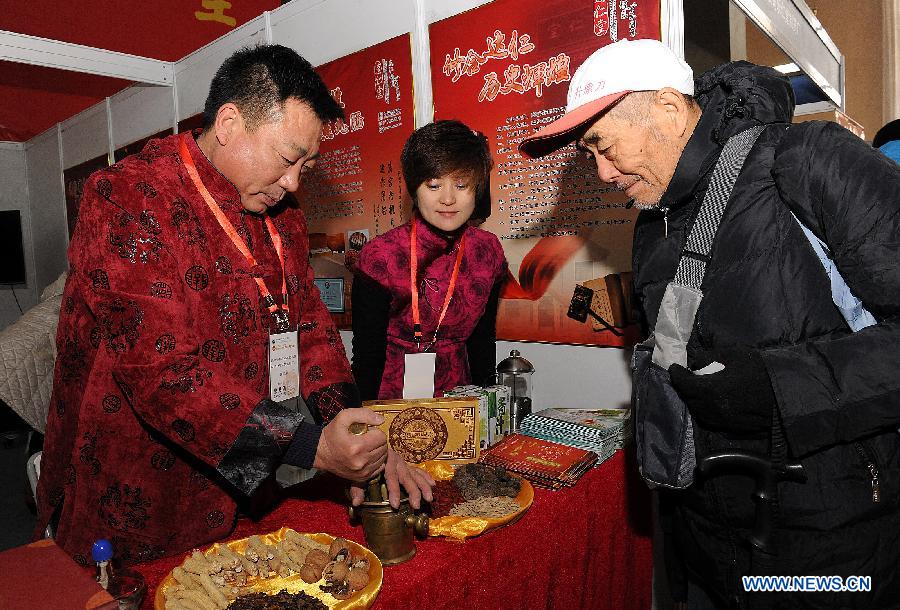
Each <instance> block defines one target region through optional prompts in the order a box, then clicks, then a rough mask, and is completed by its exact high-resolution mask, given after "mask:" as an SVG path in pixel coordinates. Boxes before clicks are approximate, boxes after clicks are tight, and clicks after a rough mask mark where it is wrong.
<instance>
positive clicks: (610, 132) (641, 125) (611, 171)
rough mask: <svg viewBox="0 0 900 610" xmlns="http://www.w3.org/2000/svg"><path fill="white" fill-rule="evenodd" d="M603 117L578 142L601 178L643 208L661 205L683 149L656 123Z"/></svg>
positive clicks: (613, 115)
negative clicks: (595, 165) (661, 199)
mask: <svg viewBox="0 0 900 610" xmlns="http://www.w3.org/2000/svg"><path fill="white" fill-rule="evenodd" d="M615 110H616V109H615V108H614V109H613V110H611V111H610V112H607V113H605V114H603V115H602V116H601V117H600V118H599V119H598V120H597V121H596V122H595V123H594V124H593V125H591V126H590V127H589V128H588V130H587V131H586V132H585V134H584V136H583V137H582V138H581V139H580V140H579V141H578V144H577V146H578V148H579V149H580V150H582V151H584V152H586V153H587V154H588V155H589V156H590V157H593V159H594V160H595V161H596V163H597V175H598V176H599V177H600V179H601V180H602V181H603V182H606V183H608V184H612V185H615V186H616V187H617V188H618V189H619V190H621V191H624V192H625V194H626V195H627V196H628V197H629V198H631V199H632V200H633V201H634V204H635V206H636V207H638V208H640V209H650V208H653V207H655V206H656V205H658V204H659V201H660V198H661V197H662V195H663V193H665V192H666V189H667V188H668V186H669V182H670V181H671V180H672V176H673V175H674V173H675V167H676V165H678V159H679V158H680V156H681V151H682V148H681V147H680V146H679V145H678V143H677V142H676V141H675V140H674V139H673V138H671V137H670V136H669V135H667V133H666V132H665V131H664V130H663V129H660V128H659V126H657V124H656V123H655V122H654V121H655V119H654V118H653V116H652V115H649V114H648V115H647V116H646V120H630V119H628V118H626V117H624V116H622V114H620V113H618V112H616V111H615Z"/></svg>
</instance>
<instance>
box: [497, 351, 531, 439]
mask: <svg viewBox="0 0 900 610" xmlns="http://www.w3.org/2000/svg"><path fill="white" fill-rule="evenodd" d="M533 374H534V366H532V364H531V363H530V362H528V360H526V359H525V358H523V357H522V356H521V355H520V354H519V351H518V350H512V351H511V352H509V358H504V359H503V360H501V361H500V364H498V365H497V379H498V381H499V382H500V383H501V384H502V385H505V386H507V387H508V388H509V395H510V396H509V404H510V412H509V426H510V431H511V432H518V431H519V424H521V423H522V419H523V418H524V417H525V416H526V415H528V414H529V413H531V394H532V391H533V386H532V379H531V376H532V375H533Z"/></svg>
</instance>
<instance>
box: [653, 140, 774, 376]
mask: <svg viewBox="0 0 900 610" xmlns="http://www.w3.org/2000/svg"><path fill="white" fill-rule="evenodd" d="M763 129H764V127H763V126H762V125H758V126H755V127H751V128H750V129H747V130H745V131H742V132H741V133H739V134H736V135H734V136H732V137H730V138H729V139H728V141H727V142H726V143H725V146H724V147H723V148H722V152H721V153H720V154H719V159H718V161H716V166H715V168H714V169H713V174H712V178H710V181H709V187H708V188H707V189H706V195H704V197H703V203H701V204H700V211H699V212H698V213H697V219H696V220H695V221H694V224H693V226H692V227H691V231H690V233H689V234H688V237H687V239H686V240H685V243H684V248H683V249H682V252H681V258H680V259H679V261H678V269H677V270H676V272H675V278H674V279H673V280H672V281H671V282H669V284H668V286H666V291H665V293H664V294H663V298H662V301H661V302H660V305H659V313H658V314H657V316H656V325H655V327H654V329H653V337H654V340H655V342H656V347H655V349H654V350H653V362H654V363H655V364H656V365H657V366H659V367H661V368H664V369H668V368H669V366H671V365H672V364H680V365H681V366H687V343H688V340H689V339H690V337H691V333H692V332H693V329H694V318H695V317H696V315H697V309H698V308H699V307H700V301H701V300H702V299H703V292H702V291H701V290H700V286H701V285H702V284H703V276H705V275H706V264H707V262H708V261H709V253H710V251H711V250H712V244H713V240H714V239H715V237H716V232H717V231H718V230H719V223H720V222H721V221H722V216H723V214H724V213H725V207H726V206H727V205H728V201H729V200H730V199H731V192H732V191H733V190H734V183H735V182H736V181H737V177H738V175H739V174H740V173H741V167H743V165H744V161H745V160H746V159H747V155H748V154H750V150H751V149H752V148H753V145H754V144H755V143H756V140H757V138H758V137H759V134H761V133H762V131H763Z"/></svg>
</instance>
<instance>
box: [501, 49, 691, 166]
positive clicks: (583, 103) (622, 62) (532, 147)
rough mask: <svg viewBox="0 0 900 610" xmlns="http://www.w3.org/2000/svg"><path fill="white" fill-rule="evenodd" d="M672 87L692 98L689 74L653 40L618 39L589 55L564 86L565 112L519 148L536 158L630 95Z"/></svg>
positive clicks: (684, 66) (555, 147)
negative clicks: (566, 88)
mask: <svg viewBox="0 0 900 610" xmlns="http://www.w3.org/2000/svg"><path fill="white" fill-rule="evenodd" d="M663 87H672V88H673V89H676V90H678V91H680V92H681V93H684V94H686V95H693V94H694V71H693V70H691V67H690V66H689V65H687V64H686V63H685V62H684V61H683V60H682V59H679V58H678V57H677V56H676V55H675V54H674V53H673V52H672V51H671V50H670V49H669V47H667V46H666V45H664V44H663V43H661V42H659V41H658V40H650V39H644V40H620V41H619V42H616V43H613V44H610V45H607V46H605V47H603V48H600V49H597V50H596V51H594V52H593V53H592V54H591V56H590V57H588V58H587V59H586V60H584V63H583V64H581V65H580V66H579V67H578V69H577V70H575V75H574V76H573V77H572V81H571V82H570V83H569V94H568V97H567V98H566V113H565V114H564V115H563V116H562V117H560V118H559V119H557V120H555V121H553V122H552V123H550V124H549V125H546V126H545V127H544V128H543V129H541V130H540V131H537V132H535V133H533V134H531V135H530V136H528V137H527V138H525V140H523V141H522V143H521V144H519V151H520V152H522V154H524V155H526V156H528V157H541V156H543V155H546V154H548V153H551V152H553V151H554V150H556V149H558V148H561V147H562V146H564V145H566V144H568V143H569V142H571V141H572V139H574V138H570V137H569V136H571V135H572V132H573V131H575V130H576V129H578V128H579V127H581V126H582V125H584V124H585V123H587V122H588V121H590V120H591V119H593V118H594V117H595V116H597V115H598V114H600V112H602V111H603V110H605V109H606V108H608V107H610V106H611V105H613V104H615V103H616V102H618V101H619V100H620V99H622V98H623V97H624V96H625V95H626V94H628V93H631V92H633V91H657V90H659V89H662V88H663Z"/></svg>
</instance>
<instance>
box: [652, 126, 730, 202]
mask: <svg viewBox="0 0 900 610" xmlns="http://www.w3.org/2000/svg"><path fill="white" fill-rule="evenodd" d="M718 124H719V117H718V115H717V113H715V112H707V111H706V110H704V111H703V113H702V114H701V115H700V121H699V122H698V123H697V126H696V127H695V128H694V133H693V134H691V137H690V138H689V139H688V143H687V145H686V146H685V147H684V151H683V152H682V153H681V158H680V159H679V160H678V165H676V166H675V174H674V175H673V176H672V180H671V182H669V188H667V189H666V192H665V193H663V196H662V198H661V199H660V202H659V207H660V208H663V209H668V208H672V207H675V206H679V205H682V204H683V203H684V202H686V201H688V200H689V199H690V198H691V197H692V196H693V194H694V191H695V190H696V188H697V184H698V183H699V182H700V179H701V178H702V177H703V176H704V175H705V174H706V173H707V172H708V171H709V168H710V167H711V166H712V164H713V163H714V162H715V160H716V159H717V158H718V156H719V151H720V150H721V148H722V146H721V145H720V144H719V143H718V142H716V140H715V138H714V136H713V133H714V131H715V128H716V126H717V125H718Z"/></svg>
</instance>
